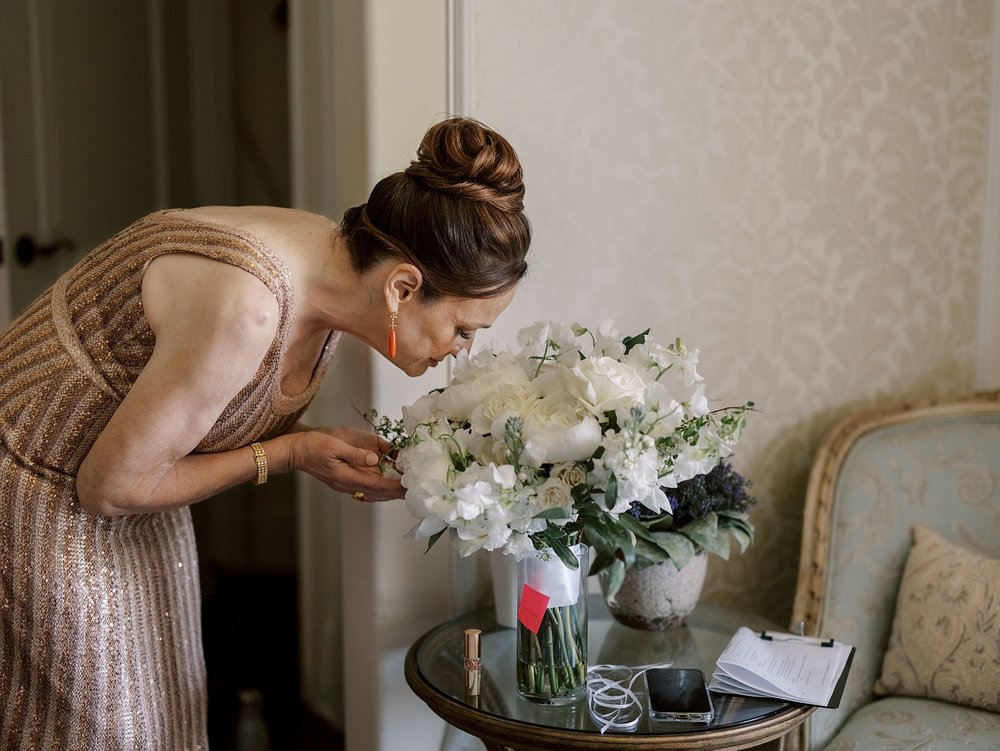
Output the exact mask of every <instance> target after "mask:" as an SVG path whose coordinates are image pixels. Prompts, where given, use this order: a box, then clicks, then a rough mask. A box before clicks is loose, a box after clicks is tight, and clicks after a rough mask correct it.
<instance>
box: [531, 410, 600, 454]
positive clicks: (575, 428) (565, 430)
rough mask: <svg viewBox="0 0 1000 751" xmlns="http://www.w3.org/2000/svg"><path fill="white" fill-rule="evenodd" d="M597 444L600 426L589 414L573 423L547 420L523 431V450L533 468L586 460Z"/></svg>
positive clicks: (598, 443) (595, 449)
mask: <svg viewBox="0 0 1000 751" xmlns="http://www.w3.org/2000/svg"><path fill="white" fill-rule="evenodd" d="M600 445H601V425H600V423H598V422H597V420H595V419H594V418H593V417H589V416H588V417H585V418H583V419H582V420H580V421H578V422H576V423H573V424H569V425H566V424H560V423H559V422H548V423H545V424H542V425H539V426H538V427H536V428H533V429H532V430H531V431H530V433H529V431H527V430H526V431H525V442H524V452H525V455H526V457H527V459H528V461H529V462H530V463H531V464H533V465H534V466H536V467H540V466H542V465H543V464H553V463H555V462H571V461H582V460H584V459H589V458H590V457H591V456H592V455H593V454H594V452H595V451H597V447H598V446H600Z"/></svg>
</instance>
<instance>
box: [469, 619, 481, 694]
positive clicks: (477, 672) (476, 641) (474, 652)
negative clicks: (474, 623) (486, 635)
mask: <svg viewBox="0 0 1000 751" xmlns="http://www.w3.org/2000/svg"><path fill="white" fill-rule="evenodd" d="M482 633H483V632H482V631H480V630H479V629H478V628H467V629H466V630H465V695H466V696H468V697H471V696H475V697H478V696H479V680H480V676H481V675H482V669H483V661H482V657H481V656H480V652H479V648H480V647H479V645H480V637H481V636H482Z"/></svg>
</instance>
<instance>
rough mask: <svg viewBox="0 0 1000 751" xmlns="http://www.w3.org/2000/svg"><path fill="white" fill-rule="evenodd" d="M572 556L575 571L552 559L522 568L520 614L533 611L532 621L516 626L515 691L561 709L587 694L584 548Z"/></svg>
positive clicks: (523, 620) (531, 562) (528, 562)
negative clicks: (576, 557)
mask: <svg viewBox="0 0 1000 751" xmlns="http://www.w3.org/2000/svg"><path fill="white" fill-rule="evenodd" d="M574 553H575V554H576V555H577V556H578V560H579V568H578V569H576V570H573V569H570V568H568V567H566V566H565V565H564V564H563V563H562V562H561V561H559V560H558V559H557V558H555V557H549V558H534V559H529V560H526V561H524V562H522V571H521V572H520V575H519V585H520V587H521V608H520V610H521V614H522V615H524V614H526V613H529V612H531V611H532V610H533V609H534V608H537V609H535V610H534V612H535V616H536V617H535V618H531V617H519V621H518V626H517V668H516V673H517V690H518V693H519V694H521V696H523V697H525V698H526V699H529V700H531V701H538V702H543V703H546V704H564V703H569V702H572V701H576V700H577V699H578V698H580V697H581V696H583V695H584V694H585V693H586V689H587V588H586V580H587V578H586V577H587V575H586V570H587V551H586V546H577V547H576V548H574ZM539 604H540V607H538V606H539ZM546 605H551V607H546ZM542 608H544V609H542ZM539 614H540V618H538V617H537V616H538V615H539ZM536 626H537V628H535V627H536Z"/></svg>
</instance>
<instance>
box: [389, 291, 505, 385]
mask: <svg viewBox="0 0 1000 751" xmlns="http://www.w3.org/2000/svg"><path fill="white" fill-rule="evenodd" d="M514 292H515V289H511V290H509V291H507V292H505V293H503V294H502V295H498V296H497V297H486V298H465V297H446V298H443V299H440V300H438V301H436V302H432V303H422V302H419V301H415V302H414V303H413V304H411V305H405V306H401V307H400V310H399V319H398V323H397V326H396V342H397V347H396V358H395V360H394V362H395V363H396V365H397V366H398V367H399V368H400V370H402V371H403V372H405V373H406V374H407V375H410V376H418V375H420V374H421V373H424V372H425V371H426V370H427V369H428V368H433V367H435V366H437V364H438V363H439V362H441V361H442V360H444V359H445V358H446V357H447V356H448V355H457V354H458V353H459V352H460V351H461V350H463V349H465V350H467V349H469V348H470V347H472V342H473V340H474V339H475V336H476V332H477V331H478V330H479V329H488V328H489V327H490V326H492V325H493V322H494V321H495V320H496V319H497V317H498V316H499V315H500V314H501V313H502V312H503V311H504V310H505V309H506V308H507V306H508V305H510V301H511V300H512V299H513V298H514Z"/></svg>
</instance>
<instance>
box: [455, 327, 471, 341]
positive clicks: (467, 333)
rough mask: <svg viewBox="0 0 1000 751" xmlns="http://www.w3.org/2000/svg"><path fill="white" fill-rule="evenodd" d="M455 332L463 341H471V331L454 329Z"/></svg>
mask: <svg viewBox="0 0 1000 751" xmlns="http://www.w3.org/2000/svg"><path fill="white" fill-rule="evenodd" d="M456 331H458V335H459V336H460V337H462V338H463V339H471V338H472V332H471V331H466V330H465V329H456Z"/></svg>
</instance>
